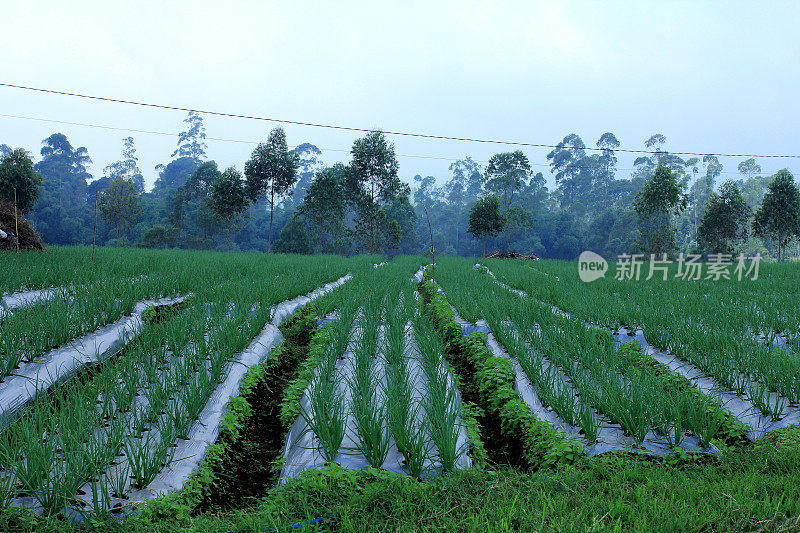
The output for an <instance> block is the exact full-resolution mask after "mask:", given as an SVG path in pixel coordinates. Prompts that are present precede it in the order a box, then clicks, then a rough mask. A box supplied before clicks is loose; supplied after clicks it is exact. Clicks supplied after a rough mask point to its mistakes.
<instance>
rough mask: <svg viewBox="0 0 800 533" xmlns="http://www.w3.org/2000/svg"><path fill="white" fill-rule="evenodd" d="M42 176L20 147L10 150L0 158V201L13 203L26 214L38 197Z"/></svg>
mask: <svg viewBox="0 0 800 533" xmlns="http://www.w3.org/2000/svg"><path fill="white" fill-rule="evenodd" d="M41 186H42V177H41V176H40V175H39V174H38V173H37V172H36V171H35V170H34V169H33V161H31V158H30V157H28V154H27V152H25V150H23V149H22V148H17V149H16V150H12V151H11V152H9V153H8V154H7V155H4V156H2V158H0V202H7V203H9V204H13V203H14V200H15V198H16V202H17V203H16V205H17V210H18V211H19V212H20V213H22V214H23V215H26V214H28V213H29V212H30V211H31V209H33V206H34V205H35V204H36V200H37V199H38V198H39V188H40V187H41Z"/></svg>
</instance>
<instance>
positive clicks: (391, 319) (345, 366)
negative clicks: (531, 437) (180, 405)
mask: <svg viewBox="0 0 800 533" xmlns="http://www.w3.org/2000/svg"><path fill="white" fill-rule="evenodd" d="M419 265H420V261H419V260H413V259H412V260H395V261H394V262H393V263H391V264H389V265H387V266H383V267H381V268H380V269H376V270H375V271H374V272H371V273H367V274H364V275H362V276H360V277H358V278H356V279H355V280H353V282H352V283H350V284H348V285H347V286H345V287H342V288H341V289H339V290H337V291H336V292H334V293H332V294H331V295H330V296H329V297H327V298H326V299H325V301H324V304H323V307H322V309H324V310H326V311H327V312H328V313H329V317H330V318H329V319H327V320H324V322H327V324H325V325H323V326H322V327H321V328H319V329H318V331H317V333H316V335H317V336H319V338H320V339H321V342H319V343H318V344H316V348H315V350H316V351H315V354H314V356H313V357H312V359H311V365H312V371H311V375H310V379H309V380H308V385H307V387H306V389H305V392H304V395H303V397H302V399H301V400H300V406H299V408H300V413H299V414H298V416H297V419H296V421H295V422H294V424H293V425H292V427H291V429H290V431H289V434H288V436H287V440H286V451H285V458H286V461H285V463H284V468H283V473H282V476H283V478H284V479H285V478H288V477H295V476H297V475H299V474H300V473H301V472H302V471H303V470H305V469H307V468H311V467H317V466H320V465H322V464H324V463H325V462H338V463H339V464H342V465H346V466H348V467H350V468H362V467H366V466H372V467H375V468H384V469H388V470H392V471H395V472H403V473H406V474H409V475H412V476H414V477H421V476H425V475H432V474H434V473H436V472H440V471H452V470H453V469H455V468H466V467H468V466H469V465H470V458H469V450H468V448H469V447H468V438H467V434H466V426H465V424H464V422H463V420H462V409H461V399H460V396H459V393H458V390H457V387H456V384H455V381H454V378H453V376H452V374H451V371H450V368H449V366H448V364H447V362H446V360H445V358H444V344H443V340H442V338H441V335H440V333H439V332H438V331H437V329H436V328H435V326H434V324H433V323H432V321H431V320H430V318H429V317H428V316H426V315H425V314H424V313H422V312H421V309H420V306H419V304H418V301H417V298H418V295H417V294H416V293H415V290H416V288H415V283H414V282H413V281H412V274H413V273H414V271H415V270H417V269H418V268H419ZM328 320H329V322H328Z"/></svg>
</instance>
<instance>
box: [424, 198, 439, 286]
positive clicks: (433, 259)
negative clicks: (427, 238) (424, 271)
mask: <svg viewBox="0 0 800 533" xmlns="http://www.w3.org/2000/svg"><path fill="white" fill-rule="evenodd" d="M422 207H424V208H425V218H427V219H428V233H430V235H431V261H432V262H433V268H432V269H431V279H432V280H433V282H434V283H436V249H435V248H434V247H433V229H431V217H430V216H428V207H427V206H426V205H425V204H423V205H422Z"/></svg>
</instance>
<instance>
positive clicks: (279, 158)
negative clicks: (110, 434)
mask: <svg viewBox="0 0 800 533" xmlns="http://www.w3.org/2000/svg"><path fill="white" fill-rule="evenodd" d="M297 162H298V157H297V154H296V153H294V152H290V151H289V147H288V145H287V144H286V134H285V133H284V131H283V128H281V127H280V126H278V127H277V128H274V129H273V130H272V131H271V132H270V134H269V137H268V138H267V142H266V143H260V144H259V145H258V146H256V149H255V150H254V151H253V155H252V157H251V158H250V160H249V161H248V162H247V163H245V165H244V174H245V176H246V178H247V184H246V188H247V194H248V196H249V197H250V200H252V201H253V202H256V201H257V200H258V199H259V198H262V197H266V198H267V201H268V202H269V234H268V236H267V253H269V252H270V251H271V249H272V219H273V213H274V211H275V200H276V199H280V198H282V197H283V196H284V195H285V194H286V193H287V192H289V191H290V190H291V188H292V186H293V185H294V183H295V181H297V164H298V163H297Z"/></svg>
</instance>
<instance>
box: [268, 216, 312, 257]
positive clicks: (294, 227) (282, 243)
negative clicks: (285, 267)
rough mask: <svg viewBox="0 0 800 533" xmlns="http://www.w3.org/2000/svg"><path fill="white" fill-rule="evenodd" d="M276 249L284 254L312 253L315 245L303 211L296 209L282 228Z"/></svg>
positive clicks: (276, 242)
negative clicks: (310, 236) (309, 233)
mask: <svg viewBox="0 0 800 533" xmlns="http://www.w3.org/2000/svg"><path fill="white" fill-rule="evenodd" d="M275 249H276V250H277V251H278V252H279V253H282V254H310V253H313V251H314V245H313V244H312V242H311V239H310V238H309V235H308V230H307V229H306V221H305V220H304V217H303V215H302V214H301V213H299V212H297V211H295V213H294V214H293V215H292V218H290V219H289V222H287V223H286V225H284V226H283V228H281V232H280V233H279V234H278V238H277V240H276V241H275Z"/></svg>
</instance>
